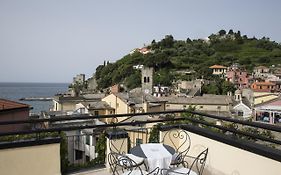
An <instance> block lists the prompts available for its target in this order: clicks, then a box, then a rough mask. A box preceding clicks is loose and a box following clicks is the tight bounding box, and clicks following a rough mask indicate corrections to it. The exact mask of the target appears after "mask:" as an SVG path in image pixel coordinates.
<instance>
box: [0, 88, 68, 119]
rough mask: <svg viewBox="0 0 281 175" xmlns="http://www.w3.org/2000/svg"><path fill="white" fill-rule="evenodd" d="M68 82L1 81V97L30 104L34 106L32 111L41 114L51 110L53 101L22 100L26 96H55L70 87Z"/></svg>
mask: <svg viewBox="0 0 281 175" xmlns="http://www.w3.org/2000/svg"><path fill="white" fill-rule="evenodd" d="M68 85H69V84H67V83H0V98H4V99H9V100H14V101H17V102H20V103H25V104H29V105H31V106H32V107H33V109H32V110H31V112H32V113H35V114H40V112H41V111H49V109H50V108H52V101H20V100H19V99H20V98H26V97H53V96H54V95H55V94H58V93H63V92H65V91H66V90H67V89H68Z"/></svg>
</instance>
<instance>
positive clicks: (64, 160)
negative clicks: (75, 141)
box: [60, 132, 69, 174]
mask: <svg viewBox="0 0 281 175" xmlns="http://www.w3.org/2000/svg"><path fill="white" fill-rule="evenodd" d="M60 137H61V142H60V163H61V173H62V174H65V173H66V172H67V170H68V167H69V161H68V150H67V137H66V135H65V133H63V132H61V133H60Z"/></svg>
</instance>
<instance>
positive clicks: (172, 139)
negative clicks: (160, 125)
mask: <svg viewBox="0 0 281 175" xmlns="http://www.w3.org/2000/svg"><path fill="white" fill-rule="evenodd" d="M161 143H163V144H166V145H169V146H171V147H173V148H174V149H175V152H176V153H175V154H174V155H173V157H172V161H171V165H173V166H178V165H180V164H184V163H185V162H184V157H186V156H187V153H188V151H189V149H190V146H191V140H190V137H189V135H188V133H187V131H185V130H169V131H167V132H166V133H165V134H164V136H163V140H162V141H161Z"/></svg>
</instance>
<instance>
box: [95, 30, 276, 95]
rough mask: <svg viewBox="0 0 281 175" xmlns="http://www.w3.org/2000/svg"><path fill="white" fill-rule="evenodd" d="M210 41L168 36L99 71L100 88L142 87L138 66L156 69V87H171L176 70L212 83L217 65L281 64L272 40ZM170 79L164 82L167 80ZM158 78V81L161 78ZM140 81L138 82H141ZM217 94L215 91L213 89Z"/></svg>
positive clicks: (223, 37) (231, 35)
mask: <svg viewBox="0 0 281 175" xmlns="http://www.w3.org/2000/svg"><path fill="white" fill-rule="evenodd" d="M208 38H209V39H210V40H209V41H204V40H201V39H198V40H191V39H189V38H187V39H186V41H184V40H175V39H174V38H173V36H172V35H167V36H165V38H164V39H162V40H160V41H159V42H157V41H155V40H153V41H152V42H151V45H150V46H148V48H150V49H152V52H151V53H148V54H146V55H143V54H141V53H139V52H135V53H133V54H129V55H126V56H124V57H123V58H122V59H120V60H118V61H117V62H116V63H107V64H104V65H101V66H99V67H97V70H96V78H97V83H98V88H100V89H102V88H107V87H109V86H111V85H114V84H117V83H125V85H127V86H128V87H129V89H131V88H134V87H136V86H139V85H140V84H139V83H136V82H139V81H138V80H135V82H134V81H133V79H134V78H137V77H139V76H138V75H136V73H135V70H134V69H133V66H134V65H145V66H149V67H154V68H155V75H156V78H155V80H156V81H155V85H157V84H158V83H160V84H161V85H169V84H170V83H171V82H172V81H171V82H167V81H170V80H177V79H176V78H181V77H180V76H174V73H173V72H174V71H175V70H187V69H188V70H194V71H196V73H195V74H194V75H193V78H202V77H204V78H207V79H212V77H211V76H210V75H211V72H210V69H209V67H210V66H212V65H214V64H222V65H224V66H229V65H231V64H233V63H240V64H242V65H244V66H245V68H246V69H247V70H248V71H251V70H252V69H253V67H254V66H258V65H265V66H270V65H272V64H275V65H277V64H280V63H281V45H280V44H278V43H276V42H272V41H270V40H269V39H268V38H265V37H264V38H262V39H256V38H248V37H247V35H243V36H241V32H240V31H237V32H234V31H233V30H232V29H230V30H229V31H228V33H227V32H226V31H225V30H221V31H219V34H218V35H216V34H212V35H210V36H209V37H208ZM164 75H165V76H166V75H167V76H168V77H166V78H164V77H163V76H164ZM157 76H158V77H157ZM137 79H138V78H137ZM211 89H212V91H213V92H215V93H222V92H217V90H216V89H215V88H211Z"/></svg>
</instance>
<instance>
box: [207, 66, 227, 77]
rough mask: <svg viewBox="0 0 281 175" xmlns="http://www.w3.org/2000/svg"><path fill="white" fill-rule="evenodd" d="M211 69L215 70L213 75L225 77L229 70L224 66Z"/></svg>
mask: <svg viewBox="0 0 281 175" xmlns="http://www.w3.org/2000/svg"><path fill="white" fill-rule="evenodd" d="M209 68H210V69H212V70H213V75H225V74H226V70H227V67H225V66H222V65H213V66H211V67H209Z"/></svg>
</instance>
